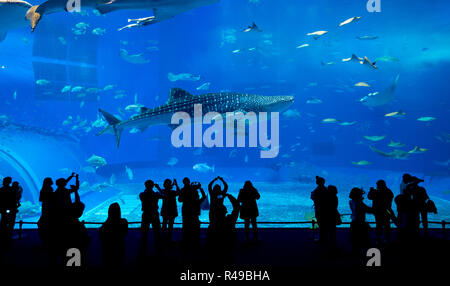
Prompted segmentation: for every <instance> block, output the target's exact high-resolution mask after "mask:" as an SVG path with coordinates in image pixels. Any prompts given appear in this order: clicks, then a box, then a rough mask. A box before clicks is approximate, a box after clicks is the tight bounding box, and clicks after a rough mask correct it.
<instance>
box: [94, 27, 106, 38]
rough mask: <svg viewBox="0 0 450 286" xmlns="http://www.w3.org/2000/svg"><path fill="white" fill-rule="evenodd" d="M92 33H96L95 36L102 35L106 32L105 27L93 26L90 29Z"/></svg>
mask: <svg viewBox="0 0 450 286" xmlns="http://www.w3.org/2000/svg"><path fill="white" fill-rule="evenodd" d="M92 34H94V35H97V36H103V35H104V34H106V29H102V28H95V29H93V30H92Z"/></svg>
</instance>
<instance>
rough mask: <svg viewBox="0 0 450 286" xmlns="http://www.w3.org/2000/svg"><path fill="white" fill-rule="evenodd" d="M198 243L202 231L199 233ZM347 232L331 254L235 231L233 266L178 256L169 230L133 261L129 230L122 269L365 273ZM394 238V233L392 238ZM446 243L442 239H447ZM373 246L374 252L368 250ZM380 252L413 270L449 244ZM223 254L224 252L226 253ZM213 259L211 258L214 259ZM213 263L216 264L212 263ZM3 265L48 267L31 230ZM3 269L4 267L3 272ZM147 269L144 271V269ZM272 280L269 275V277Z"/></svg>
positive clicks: (297, 236) (301, 235)
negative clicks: (165, 241)
mask: <svg viewBox="0 0 450 286" xmlns="http://www.w3.org/2000/svg"><path fill="white" fill-rule="evenodd" d="M202 231H203V232H202V237H203V239H204V235H205V231H204V230H202ZM348 231H349V230H348V229H347V228H340V229H338V231H337V250H334V251H333V250H332V249H330V248H328V247H325V246H323V245H320V244H317V243H316V242H314V241H313V237H312V235H313V234H312V230H311V229H306V228H292V229H286V228H282V229H275V228H270V229H267V228H266V229H260V230H259V232H260V237H259V238H260V241H259V242H256V243H255V242H252V243H245V242H244V239H243V238H244V235H243V232H242V230H241V229H239V230H238V238H239V241H238V243H237V245H236V248H235V252H234V255H232V256H231V257H233V256H234V259H233V261H230V262H224V261H223V260H222V258H220V259H219V260H220V261H219V262H218V261H215V260H214V259H213V260H211V259H210V258H208V257H207V253H206V250H205V249H206V248H205V246H204V244H202V247H201V248H200V250H199V251H198V252H191V253H190V254H188V255H183V253H185V252H183V251H182V248H181V243H180V242H179V241H180V236H181V231H180V230H179V229H176V230H175V233H174V240H175V241H176V242H175V243H174V244H172V245H170V246H168V245H166V246H164V247H161V248H160V251H156V250H155V248H154V247H153V241H152V233H150V239H149V242H148V250H147V253H146V254H145V255H144V256H143V257H144V258H143V259H141V260H139V259H138V257H139V256H138V253H139V244H140V243H139V242H140V231H139V230H138V229H130V231H129V234H128V236H127V238H126V255H127V256H126V266H127V268H128V269H137V268H139V267H138V266H144V267H147V266H148V267H152V268H151V269H156V268H155V267H157V268H162V269H163V270H168V269H169V270H170V271H171V272H172V273H173V275H174V277H178V276H179V275H180V273H182V272H183V271H186V270H187V269H191V270H192V269H198V271H206V270H205V269H211V268H214V269H218V268H220V269H236V270H246V269H252V270H258V271H260V270H261V271H269V273H272V272H273V273H279V272H280V271H285V272H289V273H290V274H295V273H296V272H297V271H302V270H305V269H313V270H314V269H317V268H323V267H327V268H330V267H332V268H334V267H339V268H342V267H352V268H356V269H367V267H366V263H367V260H368V258H367V257H366V253H365V252H364V253H363V255H360V256H358V255H355V254H352V252H351V247H350V244H349V241H348V236H349V233H348ZM97 233H98V231H97V229H89V234H90V237H91V243H90V245H89V249H88V252H87V254H86V262H85V264H86V265H84V269H87V270H94V271H96V270H99V268H98V267H99V266H100V265H101V252H100V249H101V248H100V243H99V240H98V235H97ZM394 237H395V233H394ZM447 238H448V234H447ZM374 247H377V246H375V245H374ZM379 249H380V251H381V265H382V267H384V268H388V269H389V268H392V269H395V268H398V267H399V266H414V267H422V266H425V267H433V268H438V267H448V265H449V263H448V262H446V264H445V265H442V264H441V263H442V261H448V256H449V255H450V241H449V240H448V239H444V234H443V232H442V230H440V229H433V230H430V231H429V234H428V238H424V237H423V235H421V236H420V238H419V239H417V240H416V241H414V242H412V243H410V244H409V245H407V246H406V245H405V246H404V245H403V244H399V243H392V244H387V245H383V246H380V247H379ZM228 254H230V252H229V251H228ZM216 258H217V257H216ZM214 263H216V264H214ZM3 265H4V266H6V267H7V268H13V269H14V268H16V269H17V268H28V269H33V268H45V267H47V266H48V257H47V253H46V252H45V251H44V249H43V248H42V246H41V244H40V240H39V237H38V234H37V231H36V230H23V233H22V238H21V239H19V237H18V233H17V232H16V233H15V234H14V242H13V246H12V247H11V248H10V249H9V250H6V251H5V252H4V254H3ZM3 269H5V268H3ZM149 269H150V268H149ZM273 275H275V274H273Z"/></svg>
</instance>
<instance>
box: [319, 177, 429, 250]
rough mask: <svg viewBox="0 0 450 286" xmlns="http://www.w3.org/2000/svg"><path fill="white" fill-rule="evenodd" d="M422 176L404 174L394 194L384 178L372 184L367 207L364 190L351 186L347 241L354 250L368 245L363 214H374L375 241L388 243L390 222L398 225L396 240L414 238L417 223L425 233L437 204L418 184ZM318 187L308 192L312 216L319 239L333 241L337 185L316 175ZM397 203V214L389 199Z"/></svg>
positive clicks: (367, 227)
mask: <svg viewBox="0 0 450 286" xmlns="http://www.w3.org/2000/svg"><path fill="white" fill-rule="evenodd" d="M421 182H423V180H421V179H419V178H417V177H414V176H411V175H410V174H404V175H403V178H402V182H401V184H400V194H398V195H397V196H396V197H395V198H394V193H393V192H392V191H391V190H390V189H389V188H388V187H387V186H386V182H385V181H384V180H379V181H377V183H376V188H373V187H371V188H370V191H369V193H368V195H367V197H368V199H369V200H371V201H372V206H371V207H369V206H368V205H366V204H365V203H364V194H365V191H364V190H363V189H362V188H353V189H352V190H351V191H350V194H349V198H350V209H351V223H350V242H351V244H352V247H353V251H354V252H355V253H358V252H360V251H361V250H363V249H365V248H367V247H368V246H369V245H370V244H371V242H370V235H369V230H370V225H369V224H368V223H367V221H366V214H368V213H370V214H373V215H374V216H375V222H376V228H375V234H376V243H377V244H383V243H388V242H390V240H391V222H392V223H394V224H395V225H396V226H397V239H398V240H399V241H410V240H414V239H415V238H416V237H417V235H418V234H419V227H420V223H421V222H422V226H423V229H424V234H425V235H427V230H428V216H427V214H428V213H437V209H436V206H435V204H434V202H433V201H432V200H430V198H429V197H428V195H427V192H426V190H425V188H423V187H422V186H420V185H419V184H420V183H421ZM316 184H317V188H316V189H315V190H314V191H313V192H312V193H311V199H312V200H313V201H314V209H315V217H316V220H317V223H318V225H319V239H318V242H320V243H327V244H330V245H334V244H335V239H336V226H337V225H340V224H341V223H342V220H341V214H340V213H339V212H338V198H337V188H336V187H335V186H333V185H329V186H328V187H326V186H325V179H324V178H321V177H316ZM393 201H394V202H395V204H396V205H397V212H398V214H397V216H396V215H395V213H394V211H393V210H392V202H393Z"/></svg>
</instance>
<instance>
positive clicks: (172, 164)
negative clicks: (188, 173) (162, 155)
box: [167, 157, 178, 167]
mask: <svg viewBox="0 0 450 286" xmlns="http://www.w3.org/2000/svg"><path fill="white" fill-rule="evenodd" d="M177 163H178V158H175V157H172V158H170V159H169V161H168V162H167V165H169V166H171V167H173V166H175V165H176V164H177Z"/></svg>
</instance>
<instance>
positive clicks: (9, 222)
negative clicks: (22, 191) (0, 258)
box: [0, 177, 20, 244]
mask: <svg viewBox="0 0 450 286" xmlns="http://www.w3.org/2000/svg"><path fill="white" fill-rule="evenodd" d="M11 182H12V178H11V177H5V178H3V186H2V187H1V188H0V214H1V220H0V239H1V240H2V241H3V242H6V243H8V244H9V243H11V241H12V231H13V229H14V224H15V219H16V213H17V208H18V206H19V200H18V199H20V198H18V194H17V191H18V190H16V189H15V188H13V186H11ZM17 187H18V186H16V188H17Z"/></svg>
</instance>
